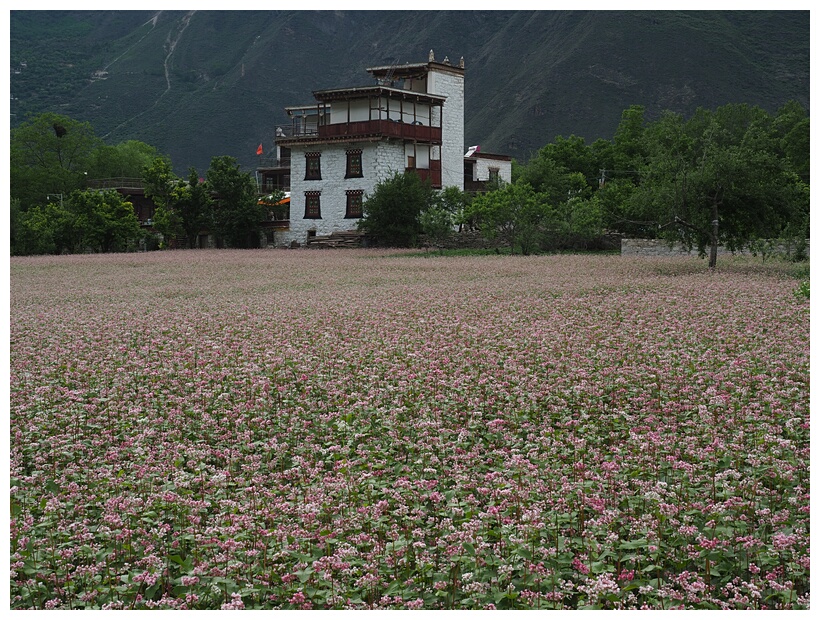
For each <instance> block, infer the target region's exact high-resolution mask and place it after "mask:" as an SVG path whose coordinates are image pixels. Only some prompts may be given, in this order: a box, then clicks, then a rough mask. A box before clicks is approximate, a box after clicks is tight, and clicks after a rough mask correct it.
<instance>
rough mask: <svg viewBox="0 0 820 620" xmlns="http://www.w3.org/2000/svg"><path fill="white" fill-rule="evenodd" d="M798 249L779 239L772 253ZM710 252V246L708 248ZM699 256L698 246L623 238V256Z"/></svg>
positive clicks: (720, 248) (726, 251)
mask: <svg viewBox="0 0 820 620" xmlns="http://www.w3.org/2000/svg"><path fill="white" fill-rule="evenodd" d="M795 250H796V247H795V244H794V242H791V243H789V242H787V241H785V240H779V241H777V242H776V243H775V245H774V247H773V250H772V254H778V255H782V256H790V255H792V254H793V253H794V252H795ZM707 252H708V248H707ZM731 253H732V252H731V251H730V250H729V249H727V248H725V247H723V246H718V254H731ZM735 254H747V255H751V254H752V253H751V251H750V250H748V249H743V250H741V251H738V252H735ZM687 255H688V256H697V255H698V250H697V248H692V249H691V250H688V249H686V248H685V247H684V246H682V245H681V244H679V243H674V244H672V245H670V244H669V242H668V241H664V240H662V239H621V256H687ZM808 255H809V240H808V239H807V240H806V256H808Z"/></svg>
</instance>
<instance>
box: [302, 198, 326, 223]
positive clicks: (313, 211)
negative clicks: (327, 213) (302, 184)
mask: <svg viewBox="0 0 820 620" xmlns="http://www.w3.org/2000/svg"><path fill="white" fill-rule="evenodd" d="M319 196H321V192H305V218H304V219H306V220H320V219H322V208H321V205H320V204H319Z"/></svg>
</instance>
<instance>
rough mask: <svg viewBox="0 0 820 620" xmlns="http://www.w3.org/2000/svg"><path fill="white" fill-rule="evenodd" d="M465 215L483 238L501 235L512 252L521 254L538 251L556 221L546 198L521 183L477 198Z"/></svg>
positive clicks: (512, 184)
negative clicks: (474, 223) (479, 230)
mask: <svg viewBox="0 0 820 620" xmlns="http://www.w3.org/2000/svg"><path fill="white" fill-rule="evenodd" d="M466 215H467V217H469V218H470V219H471V220H472V221H474V222H476V224H477V225H478V226H479V228H480V229H481V231H482V234H484V235H485V236H486V237H488V238H490V239H493V238H495V237H498V236H500V237H501V238H502V239H503V240H504V242H505V243H506V244H507V245H508V246H509V248H510V250H511V251H512V252H514V251H515V248H516V247H518V248H520V249H521V253H522V254H524V255H528V254H530V253H532V252H533V251H535V250H536V249H538V247H539V246H540V245H541V243H542V242H543V241H544V239H545V237H546V235H547V233H548V232H549V230H550V227H551V225H552V224H553V221H554V219H555V212H554V210H553V209H552V208H551V207H550V206H549V201H548V198H547V196H545V195H544V194H539V193H537V192H536V191H535V190H534V189H533V188H532V186H531V185H529V184H528V183H523V182H518V183H510V184H508V185H505V186H504V187H502V188H501V189H498V190H496V191H494V192H487V193H486V194H480V195H478V196H476V197H475V198H474V199H473V202H472V204H471V205H470V207H469V209H468V210H467V213H466Z"/></svg>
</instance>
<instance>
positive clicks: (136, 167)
mask: <svg viewBox="0 0 820 620" xmlns="http://www.w3.org/2000/svg"><path fill="white" fill-rule="evenodd" d="M157 157H159V154H158V153H157V149H156V148H155V147H153V146H151V145H150V144H146V143H145V142H140V141H139V140H127V141H126V142H122V143H120V144H116V145H114V146H109V145H107V144H101V145H100V146H98V147H97V148H96V149H95V150H94V151H93V152H92V153H91V155H90V157H89V162H88V178H89V179H110V178H119V177H122V178H140V177H142V171H143V169H144V168H145V167H146V166H150V165H151V163H152V162H153V161H154V160H155V159H156V158H157Z"/></svg>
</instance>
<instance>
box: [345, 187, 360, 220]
mask: <svg viewBox="0 0 820 620" xmlns="http://www.w3.org/2000/svg"><path fill="white" fill-rule="evenodd" d="M345 194H347V209H346V210H345V217H346V218H360V217H362V197H363V196H364V190H361V189H349V190H347V191H345Z"/></svg>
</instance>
